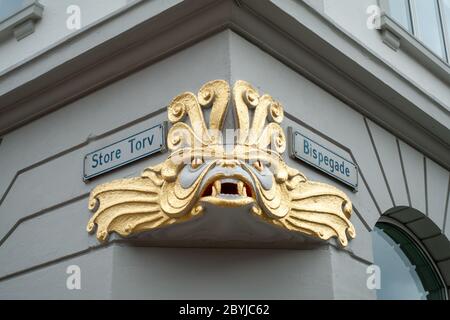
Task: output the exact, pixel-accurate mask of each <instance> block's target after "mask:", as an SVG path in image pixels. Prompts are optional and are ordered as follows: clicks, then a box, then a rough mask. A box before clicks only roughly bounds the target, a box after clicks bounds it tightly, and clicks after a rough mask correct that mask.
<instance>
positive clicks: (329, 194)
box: [87, 80, 355, 246]
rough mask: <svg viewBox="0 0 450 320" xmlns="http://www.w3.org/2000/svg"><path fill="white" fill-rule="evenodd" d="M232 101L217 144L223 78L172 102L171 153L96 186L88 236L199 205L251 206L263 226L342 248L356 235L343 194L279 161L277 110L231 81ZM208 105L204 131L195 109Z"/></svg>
mask: <svg viewBox="0 0 450 320" xmlns="http://www.w3.org/2000/svg"><path fill="white" fill-rule="evenodd" d="M232 96H233V102H234V110H233V111H234V115H235V122H236V129H237V130H236V135H235V139H234V141H235V142H234V143H233V144H232V145H227V144H224V143H223V140H222V134H221V133H222V129H223V122H224V117H225V114H226V111H227V108H228V104H229V100H230V88H229V86H228V83H227V82H226V81H223V80H216V81H211V82H208V83H206V84H205V85H204V86H203V87H202V88H201V89H200V91H199V93H198V95H197V96H196V95H194V94H193V93H190V92H186V93H183V94H181V95H179V96H177V97H176V98H175V99H173V101H172V102H171V104H170V105H169V107H168V118H169V120H170V122H171V123H172V127H171V128H170V130H169V132H168V135H167V146H168V148H169V150H170V151H171V154H170V156H169V157H168V159H167V160H166V161H164V162H163V163H161V164H159V165H157V166H154V167H149V168H146V169H145V170H144V172H143V173H142V175H141V177H138V178H132V179H123V180H117V181H113V182H110V183H107V184H104V185H100V186H98V187H97V188H95V189H94V190H93V191H92V193H91V196H90V201H89V207H90V209H91V210H95V211H96V212H95V214H94V215H93V217H92V218H91V220H90V221H89V223H88V227H87V229H88V231H93V229H94V227H95V225H97V226H98V227H97V237H98V238H99V239H100V240H102V241H103V240H106V238H107V236H108V234H109V233H110V232H113V231H114V232H117V233H119V234H120V235H122V236H127V235H129V234H132V233H136V232H140V231H145V230H151V229H154V228H157V227H161V226H165V225H170V224H173V223H178V222H183V221H187V220H189V219H190V218H192V217H194V216H197V215H199V214H201V213H202V211H203V206H204V204H205V203H210V204H212V205H217V206H224V207H241V206H247V205H251V208H252V212H253V214H255V215H257V216H258V217H260V218H261V219H263V220H264V221H266V222H268V223H271V224H274V225H276V226H279V227H283V228H285V229H288V230H293V231H298V232H302V233H304V234H307V235H311V236H315V237H318V238H320V239H329V238H331V237H337V238H338V239H339V241H340V243H341V244H342V245H344V246H345V245H347V235H348V236H350V237H351V238H353V237H355V230H354V227H353V225H352V224H351V223H350V221H349V218H350V215H351V211H352V206H351V202H350V200H349V199H348V197H347V196H346V195H345V194H344V193H343V192H341V191H340V190H338V189H336V188H334V187H332V186H330V185H326V184H322V183H317V182H310V181H308V180H307V179H306V178H305V176H303V174H301V173H300V172H298V171H297V170H295V169H292V168H290V167H288V166H287V165H286V164H285V162H284V161H283V158H282V156H281V154H282V153H283V152H284V151H285V148H286V138H285V135H284V132H283V129H282V128H281V126H280V123H281V121H282V120H283V108H282V107H281V105H280V104H279V103H278V102H276V101H274V100H273V99H272V97H270V96H269V95H263V96H260V95H259V94H258V93H257V91H256V90H255V89H254V88H253V87H252V86H251V85H250V84H248V83H247V82H244V81H237V82H236V84H235V85H234V87H233V92H232ZM209 107H212V109H211V112H210V119H209V128H208V127H207V125H206V123H205V120H204V118H203V111H202V108H209ZM250 111H252V119H251V126H250V118H251V117H250V116H251V114H250ZM185 118H188V119H189V124H190V125H189V124H188V123H187V122H185Z"/></svg>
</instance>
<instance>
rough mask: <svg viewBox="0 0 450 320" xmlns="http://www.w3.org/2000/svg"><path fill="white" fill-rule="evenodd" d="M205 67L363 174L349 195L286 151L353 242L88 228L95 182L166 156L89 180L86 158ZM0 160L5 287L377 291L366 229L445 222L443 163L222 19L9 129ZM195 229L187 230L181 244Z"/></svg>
mask: <svg viewBox="0 0 450 320" xmlns="http://www.w3.org/2000/svg"><path fill="white" fill-rule="evenodd" d="M213 79H225V80H228V81H230V82H231V83H233V82H234V81H236V80H238V79H243V80H246V81H248V82H250V83H252V84H253V85H254V86H255V87H257V88H258V89H259V90H260V92H261V93H269V94H271V95H272V96H273V97H274V98H275V99H277V100H279V101H280V102H281V103H282V104H283V106H284V108H285V111H286V117H287V119H286V120H285V121H284V124H283V126H284V127H287V126H293V127H295V126H296V125H300V124H304V125H307V126H310V127H312V128H314V130H316V131H317V133H318V134H321V135H322V137H323V138H324V139H328V140H329V141H333V142H334V143H337V144H339V145H341V146H342V147H344V148H346V149H348V150H349V151H350V152H351V154H352V156H353V160H354V161H355V162H356V163H357V165H358V166H359V168H360V174H361V179H360V186H359V189H358V192H357V193H353V192H352V191H351V190H350V189H347V188H346V187H345V186H343V185H341V184H340V183H338V182H336V181H334V180H332V179H330V178H329V177H327V176H325V175H323V174H320V173H318V172H317V171H315V170H313V169H311V168H310V167H308V166H305V165H303V164H302V163H300V162H297V161H295V160H293V159H290V158H288V156H287V155H285V159H286V162H287V163H288V164H289V165H291V166H293V167H296V168H298V169H299V170H300V171H302V172H303V173H304V174H305V175H306V176H307V177H308V178H310V179H311V180H315V181H322V182H326V183H330V184H332V185H335V186H337V187H339V188H341V189H343V190H344V191H345V192H346V193H347V194H348V195H349V196H350V198H351V200H352V202H353V204H354V209H355V212H354V213H353V216H352V222H353V223H354V225H355V227H356V231H357V238H356V239H355V240H353V241H352V242H351V243H350V245H349V247H348V248H346V249H342V248H340V247H339V246H338V245H336V243H335V242H334V240H332V241H330V244H329V245H327V244H316V245H314V246H313V247H311V245H306V244H302V242H301V241H299V242H298V243H297V244H296V245H295V248H289V250H287V249H282V247H283V246H286V243H280V247H281V248H278V249H273V248H271V249H265V246H264V245H262V244H261V245H259V246H258V245H257V244H256V245H255V244H254V243H253V244H252V247H255V246H256V247H257V249H249V248H246V246H245V242H244V244H242V248H239V249H238V248H221V249H214V248H211V247H214V243H211V242H209V243H208V247H210V248H209V249H206V248H191V249H187V248H178V247H180V246H181V245H180V244H178V245H175V248H170V249H169V248H155V247H154V246H153V245H152V243H151V241H150V242H146V243H145V245H146V247H134V246H133V245H132V243H129V242H127V241H122V240H118V238H117V237H115V238H113V239H116V240H113V243H111V244H109V245H106V246H104V245H100V244H99V243H98V242H97V240H96V239H95V236H93V235H89V234H88V233H87V232H86V231H85V228H86V223H87V220H88V218H89V216H90V212H89V211H88V209H87V197H88V194H89V192H90V190H91V189H92V188H93V187H94V186H96V185H98V184H100V183H103V182H107V181H111V180H113V179H115V178H120V177H129V176H137V175H138V174H139V173H140V172H141V170H142V169H143V168H144V167H146V166H148V165H150V164H156V163H158V162H161V161H162V160H163V159H164V158H165V157H166V156H167V155H166V154H159V155H156V156H153V157H151V158H148V159H146V160H143V161H139V162H135V163H133V164H131V165H129V166H126V167H123V168H121V169H118V170H115V171H113V172H111V173H109V174H105V175H103V176H101V177H99V178H97V179H95V180H93V181H92V182H90V183H85V182H83V180H82V170H83V168H82V164H83V156H84V155H85V154H86V153H88V152H90V151H92V150H95V149H97V148H98V147H101V146H104V145H108V144H109V143H111V142H114V141H118V140H120V138H123V137H127V136H128V135H130V134H132V133H136V132H139V131H140V130H142V129H144V128H147V127H149V126H150V125H151V124H153V123H155V122H159V121H162V120H164V119H166V113H165V106H166V105H167V104H168V103H169V102H170V101H171V99H172V98H173V97H174V96H176V95H177V94H179V93H181V92H184V91H193V92H196V91H197V90H198V89H199V88H200V87H201V85H202V84H203V83H205V82H207V81H209V80H213ZM0 168H2V170H1V171H0V195H1V198H0V199H1V200H0V239H1V240H0V298H12V297H22V298H24V297H25V298H30V297H40V298H80V297H83V298H84V297H86V298H87V297H99V298H356V299H358V298H363V299H370V298H374V297H375V293H374V292H373V291H370V290H368V289H367V287H366V279H367V274H366V267H367V266H368V265H370V264H371V263H372V261H373V257H372V245H371V236H370V233H369V232H370V230H371V228H373V226H374V224H375V223H376V222H377V220H378V219H379V217H380V215H382V214H383V213H384V212H385V211H387V210H388V209H391V208H392V207H396V206H411V207H414V208H416V209H418V210H420V211H422V212H423V213H424V214H426V215H428V217H429V218H430V219H431V220H432V221H434V223H435V224H436V225H437V226H438V227H439V228H440V229H441V230H442V232H445V233H446V234H447V236H448V235H449V234H450V226H448V224H449V222H448V221H446V219H445V216H446V213H445V212H444V211H445V210H446V209H447V210H448V206H446V204H447V203H448V182H449V172H448V171H447V170H445V169H443V168H442V167H440V166H439V165H437V164H436V163H434V162H433V161H432V160H430V159H427V158H425V157H424V156H423V155H422V154H420V153H419V152H418V151H416V150H414V149H413V148H411V147H409V146H408V145H406V144H405V143H403V142H402V141H400V140H398V139H397V138H396V137H395V136H393V135H391V134H390V133H389V132H387V131H385V130H384V129H383V128H381V127H380V126H378V125H377V124H375V123H373V122H372V121H370V120H368V119H366V118H365V117H364V116H363V115H361V114H360V113H358V112H356V111H355V110H354V109H352V108H350V107H349V106H347V105H346V104H344V103H343V102H341V101H340V100H338V99H337V98H335V97H334V96H332V95H330V94H328V93H327V92H326V91H324V90H323V89H322V88H320V87H319V86H317V85H316V84H313V83H312V82H310V81H309V80H306V79H305V78H304V77H303V76H301V75H299V74H298V73H296V72H294V71H292V70H291V69H290V68H289V67H287V66H286V65H284V64H282V63H280V62H278V61H277V60H275V59H274V58H273V57H271V56H270V55H269V54H267V53H265V52H263V51H261V50H260V49H258V48H257V47H256V46H254V45H252V44H251V43H249V42H247V41H246V40H244V39H243V38H241V37H240V36H238V35H236V34H234V33H233V32H231V31H224V32H221V33H219V34H217V35H215V36H213V37H210V38H208V39H206V40H204V41H202V42H200V43H198V44H196V45H194V46H192V47H189V48H187V49H184V50H182V51H180V52H179V53H177V54H175V55H173V56H170V57H168V58H166V59H164V60H162V61H160V62H158V63H155V64H153V65H151V66H149V67H147V68H145V69H143V70H141V71H139V72H137V73H134V74H131V75H129V76H128V77H126V78H124V79H122V80H120V81H117V82H115V83H113V84H111V85H109V86H107V87H105V88H103V89H101V90H99V91H96V92H94V93H92V94H90V95H88V96H86V97H84V98H82V99H80V100H77V101H75V102H73V103H71V104H70V105H67V106H66V107H64V108H62V109H59V110H58V111H55V112H53V113H50V114H48V115H46V116H44V117H42V118H40V119H38V120H35V121H33V122H32V123H30V124H28V125H26V126H23V127H21V128H19V129H17V130H14V131H12V132H10V133H9V134H7V135H5V136H4V137H3V141H2V143H1V144H0ZM206 214H207V213H206ZM210 232H211V233H212V234H213V233H214V230H213V229H212V230H211V231H210ZM230 236H232V233H230ZM194 240H196V239H195V233H193V234H192V237H191V238H189V239H187V240H186V241H187V242H186V246H189V241H194ZM222 240H223V239H222ZM229 240H230V242H231V241H232V240H233V239H232V238H230V239H229ZM158 246H160V244H158ZM198 246H199V245H198V244H196V247H198ZM222 247H223V245H222ZM230 247H231V246H230ZM246 250H247V251H246ZM441 258H442V257H441ZM442 259H444V260H443V261H445V259H448V257H443V258H442ZM224 261H236V262H235V263H229V264H224ZM71 264H77V265H79V266H80V267H81V270H82V289H81V290H80V291H77V290H72V291H69V290H67V289H66V288H65V281H66V278H67V274H65V268H66V267H67V266H69V265H71ZM183 265H184V266H185V267H182V266H183ZM350 279H351V281H350ZM138 284H139V285H138ZM141 284H145V285H141ZM192 292H194V293H193V295H194V296H188V294H189V293H191V294H192Z"/></svg>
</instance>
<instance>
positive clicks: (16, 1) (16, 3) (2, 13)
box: [0, 0, 27, 22]
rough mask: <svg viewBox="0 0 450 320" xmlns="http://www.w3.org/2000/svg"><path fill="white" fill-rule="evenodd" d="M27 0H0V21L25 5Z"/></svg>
mask: <svg viewBox="0 0 450 320" xmlns="http://www.w3.org/2000/svg"><path fill="white" fill-rule="evenodd" d="M26 4H27V0H0V22H1V21H3V20H5V19H7V18H9V17H10V16H12V15H14V14H15V13H17V12H18V11H20V10H21V9H23V8H24V7H25V5H26Z"/></svg>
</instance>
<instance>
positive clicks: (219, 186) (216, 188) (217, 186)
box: [211, 180, 222, 197]
mask: <svg viewBox="0 0 450 320" xmlns="http://www.w3.org/2000/svg"><path fill="white" fill-rule="evenodd" d="M221 191H222V183H221V182H220V181H219V180H216V181H215V182H214V184H213V186H212V194H211V195H212V196H213V197H215V196H217V195H218V194H220V192H221Z"/></svg>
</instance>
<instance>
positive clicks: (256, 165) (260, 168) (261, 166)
mask: <svg viewBox="0 0 450 320" xmlns="http://www.w3.org/2000/svg"><path fill="white" fill-rule="evenodd" d="M253 167H254V168H255V169H256V170H258V171H259V172H262V171H263V170H264V164H263V163H262V162H261V161H260V160H256V161H255V162H253Z"/></svg>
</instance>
